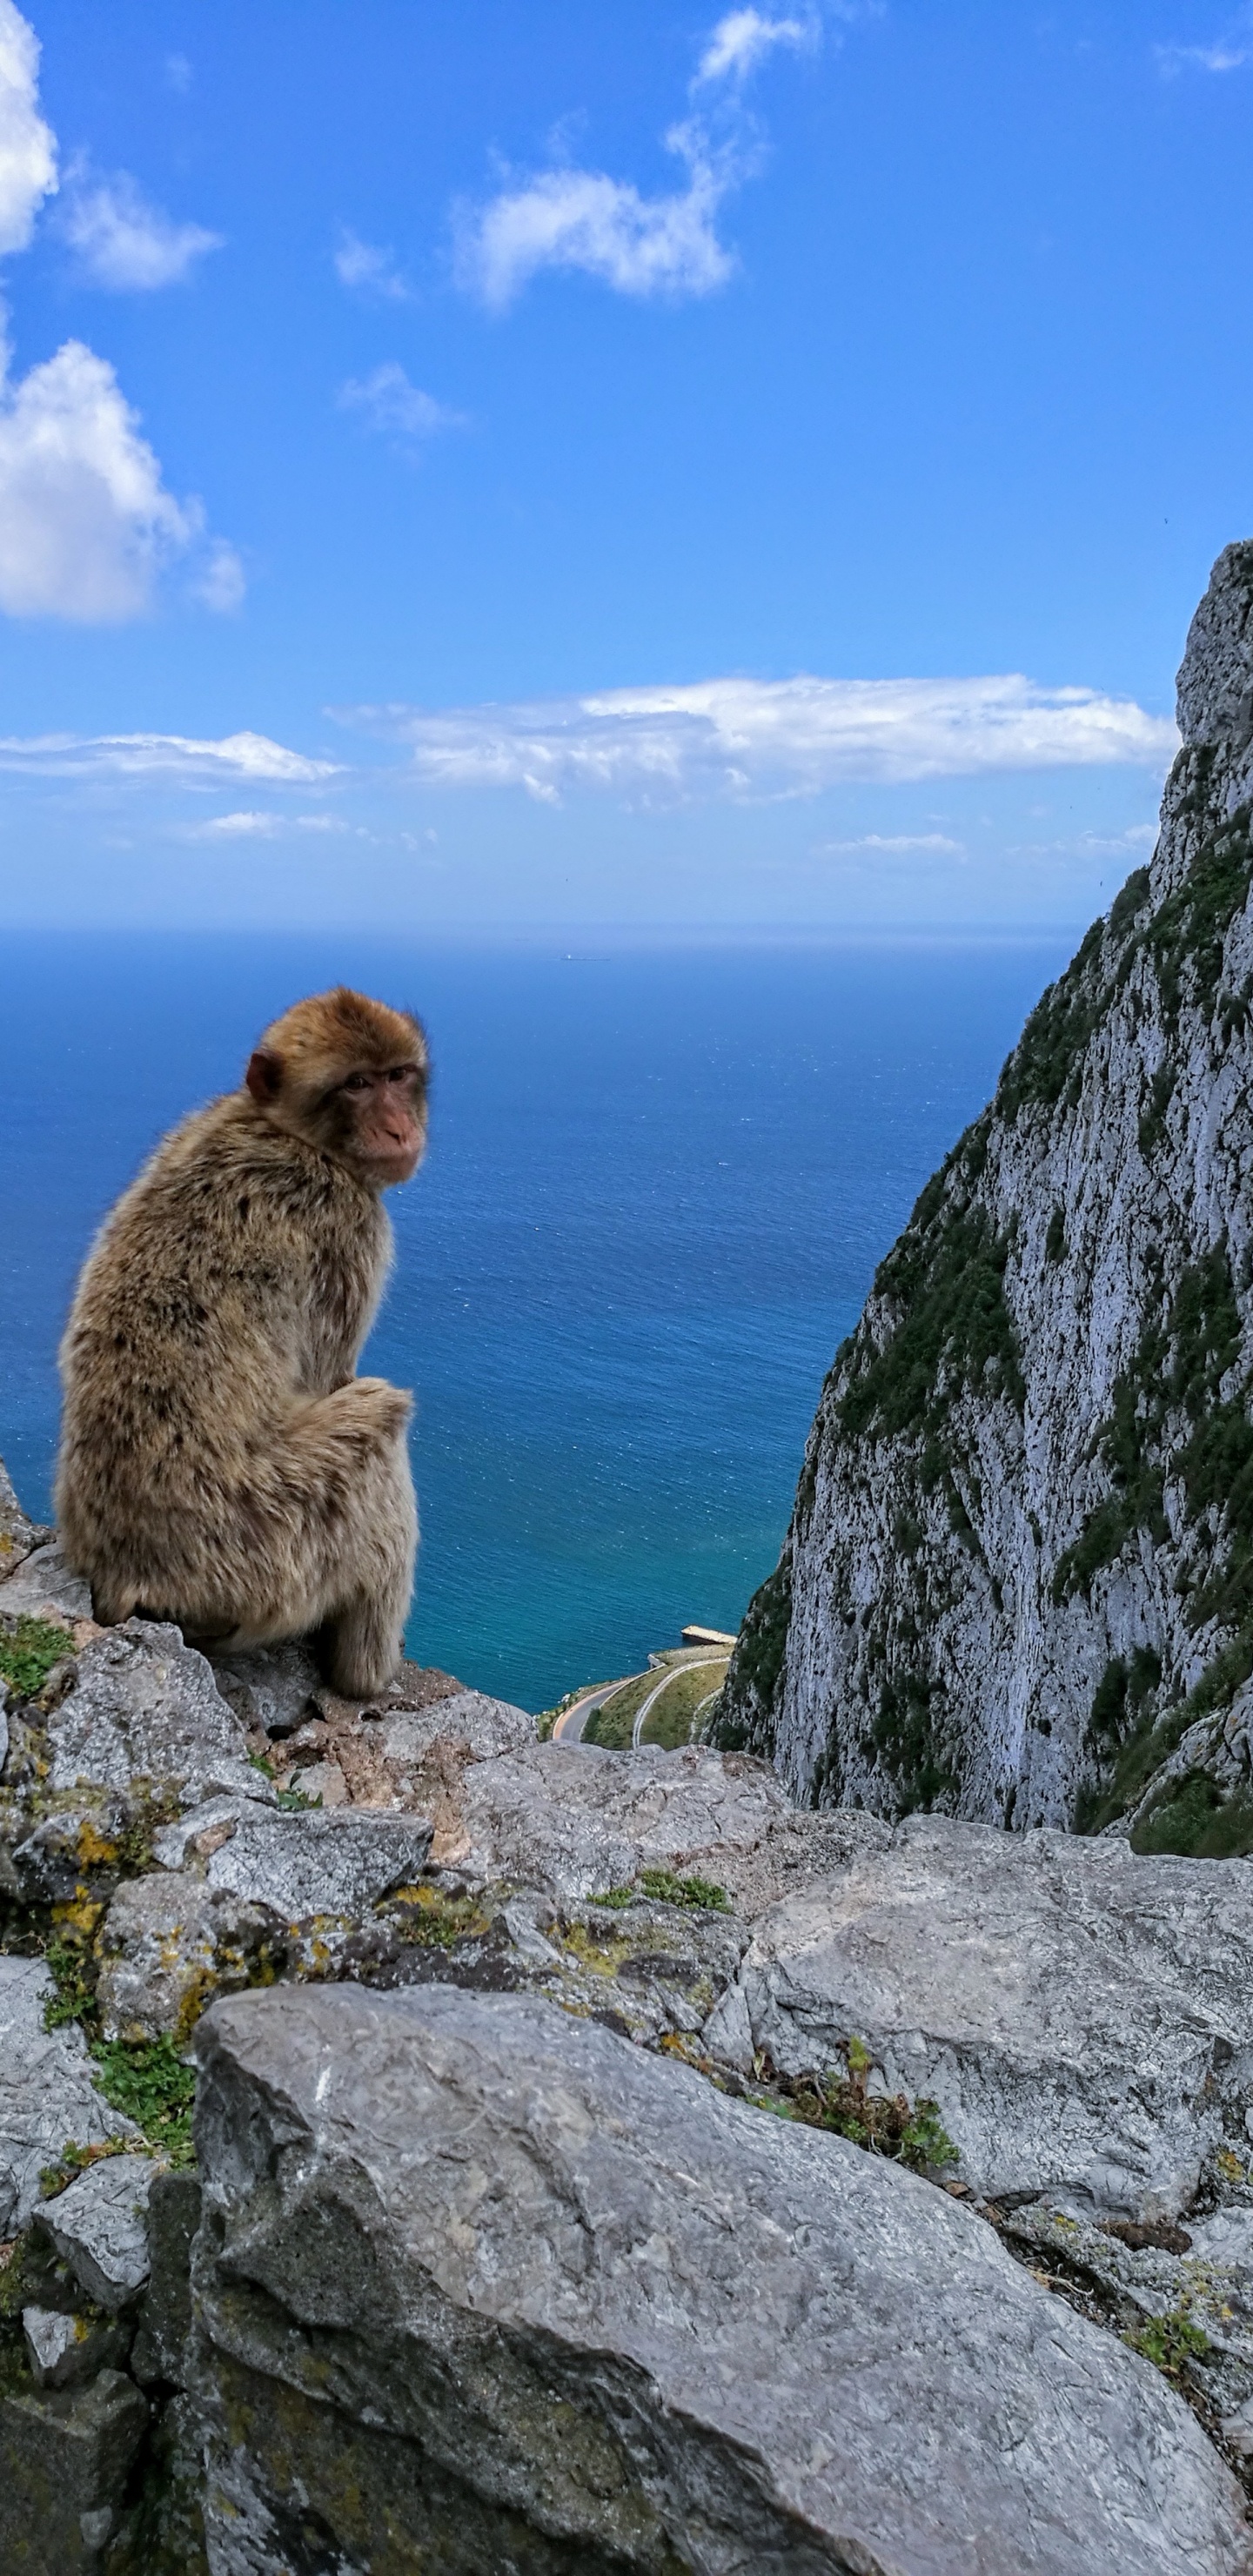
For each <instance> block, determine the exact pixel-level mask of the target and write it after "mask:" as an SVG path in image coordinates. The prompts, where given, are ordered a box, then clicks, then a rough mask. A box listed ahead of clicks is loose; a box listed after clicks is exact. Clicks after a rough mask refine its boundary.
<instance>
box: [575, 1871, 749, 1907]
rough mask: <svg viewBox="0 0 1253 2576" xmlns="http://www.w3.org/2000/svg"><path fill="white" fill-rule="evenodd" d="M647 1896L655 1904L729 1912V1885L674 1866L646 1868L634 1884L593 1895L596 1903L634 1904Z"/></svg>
mask: <svg viewBox="0 0 1253 2576" xmlns="http://www.w3.org/2000/svg"><path fill="white" fill-rule="evenodd" d="M640 1896H646V1897H647V1898H648V1899H649V1900H650V1902H651V1903H652V1904H653V1905H689V1906H699V1907H701V1908H703V1909H704V1911H705V1912H706V1913H709V1914H728V1913H729V1912H730V1910H731V1909H730V1901H729V1899H728V1896H727V1892H726V1889H725V1887H718V1886H716V1885H715V1883H714V1881H713V1879H711V1878H696V1877H694V1876H690V1875H689V1876H679V1875H677V1874H676V1872H675V1871H674V1870H672V1869H642V1870H641V1871H640V1874H639V1878H638V1879H637V1881H636V1883H635V1885H634V1886H633V1887H608V1888H606V1889H605V1892H604V1894H603V1896H593V1897H592V1898H591V1900H590V1902H591V1903H592V1904H593V1905H634V1904H635V1903H636V1902H637V1901H638V1899H639V1897H640Z"/></svg>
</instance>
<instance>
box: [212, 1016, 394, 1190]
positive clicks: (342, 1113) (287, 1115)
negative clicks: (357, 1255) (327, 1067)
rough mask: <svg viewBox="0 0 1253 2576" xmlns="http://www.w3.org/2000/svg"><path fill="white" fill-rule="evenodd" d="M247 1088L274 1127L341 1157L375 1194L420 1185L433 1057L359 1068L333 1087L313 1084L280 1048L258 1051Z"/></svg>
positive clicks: (338, 1079)
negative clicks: (296, 1073)
mask: <svg viewBox="0 0 1253 2576" xmlns="http://www.w3.org/2000/svg"><path fill="white" fill-rule="evenodd" d="M247 1083H248V1089H249V1091H250V1093H251V1095H252V1098H253V1099H254V1101H255V1102H256V1104H257V1107H258V1108H259V1109H261V1110H262V1111H263V1112H264V1115H265V1117H266V1120H267V1122H268V1123H269V1124H270V1125H271V1126H273V1127H279V1128H281V1129H282V1130H283V1131H284V1133H285V1134H287V1135H289V1136H299V1137H300V1138H301V1139H302V1140H303V1142H304V1143H305V1144H306V1145H312V1146H314V1147H315V1148H316V1150H317V1152H318V1153H320V1154H333V1155H334V1157H335V1160H336V1161H337V1162H339V1163H345V1164H346V1165H347V1167H348V1169H349V1171H350V1172H351V1173H352V1174H353V1175H354V1177H355V1178H356V1179H357V1180H359V1181H363V1182H364V1183H365V1186H366V1188H367V1189H371V1190H388V1189H391V1188H392V1187H393V1185H394V1183H395V1182H397V1181H410V1180H412V1178H413V1175H414V1173H415V1172H416V1170H417V1168H418V1165H419V1163H420V1162H421V1160H422V1156H423V1153H424V1151H425V1149H426V1088H427V1069H426V1059H425V1056H422V1057H419V1056H416V1055H411V1056H409V1057H407V1058H406V1059H405V1061H404V1062H403V1063H401V1064H385V1065H377V1064H374V1065H360V1064H358V1065H353V1066H351V1067H350V1069H349V1070H348V1071H347V1072H346V1073H338V1074H337V1075H336V1077H335V1079H334V1080H333V1081H331V1082H329V1083H328V1082H326V1081H322V1082H320V1083H307V1082H301V1081H300V1080H299V1079H298V1078H294V1077H293V1075H292V1073H291V1070H290V1069H289V1067H287V1066H286V1065H285V1064H284V1063H283V1061H282V1058H281V1057H280V1056H278V1055H277V1054H275V1053H274V1052H273V1050H272V1049H270V1048H268V1047H258V1048H257V1050H256V1052H255V1053H254V1055H253V1056H252V1058H251V1061H250V1063H249V1066H248V1075H247Z"/></svg>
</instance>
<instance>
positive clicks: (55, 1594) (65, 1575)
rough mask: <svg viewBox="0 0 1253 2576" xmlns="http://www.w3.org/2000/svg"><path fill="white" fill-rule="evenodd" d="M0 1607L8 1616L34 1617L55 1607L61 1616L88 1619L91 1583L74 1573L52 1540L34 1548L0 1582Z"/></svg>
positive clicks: (89, 1615)
mask: <svg viewBox="0 0 1253 2576" xmlns="http://www.w3.org/2000/svg"><path fill="white" fill-rule="evenodd" d="M0 1610H2V1611H3V1612H4V1613H5V1614H6V1616H7V1617H9V1618H37V1617H38V1615H39V1612H40V1611H41V1610H59V1611H60V1613H61V1616H62V1618H63V1619H90V1617H91V1585H90V1584H89V1583H88V1582H87V1581H86V1580H85V1578H84V1577H83V1576H82V1575H81V1574H75V1572H74V1570H73V1568H72V1566H71V1565H70V1564H69V1563H68V1561H67V1559H66V1557H65V1554H64V1552H63V1550H62V1549H61V1548H60V1547H59V1546H58V1545H57V1543H56V1541H55V1540H52V1541H50V1542H48V1543H47V1544H46V1545H44V1546H42V1547H37V1548H35V1549H34V1550H33V1551H32V1553H31V1554H30V1555H29V1556H27V1557H26V1558H25V1560H24V1562H23V1563H22V1564H21V1565H19V1566H18V1568H17V1570H16V1572H15V1573H13V1574H10V1575H7V1576H6V1577H5V1579H4V1581H3V1582H2V1583H0Z"/></svg>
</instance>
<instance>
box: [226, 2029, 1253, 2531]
mask: <svg viewBox="0 0 1253 2576" xmlns="http://www.w3.org/2000/svg"><path fill="white" fill-rule="evenodd" d="M200 2057H201V2063H202V2067H203V2069H204V2074H203V2078H202V2087H201V2098H200V2108H199V2114H198V2135H199V2145H200V2156H201V2163H202V2169H203V2172H204V2176H205V2190H206V2199H207V2206H208V2210H209V2220H208V2223H207V2225H206V2226H205V2227H204V2228H203V2229H202V2232H201V2236H200V2238H199V2240H198V2246H197V2254H196V2258H195V2274H196V2296H197V2307H198V2315H199V2350H198V2359H197V2365H196V2373H195V2386H196V2394H197V2401H198V2403H199V2405H200V2408H201V2410H202V2414H203V2420H204V2422H205V2425H206V2431H207V2438H208V2446H209V2450H208V2456H209V2484H208V2504H207V2512H206V2524H207V2538H208V2547H209V2560H210V2566H211V2568H212V2569H213V2571H214V2576H260V2571H263V2570H265V2571H271V2570H272V2571H274V2576H277V2572H278V2571H279V2570H280V2569H287V2568H290V2567H292V2566H293V2565H300V2564H303V2565H306V2566H312V2565H313V2564H315V2563H316V2564H319V2565H324V2566H327V2567H330V2566H335V2567H337V2568H339V2569H342V2570H345V2571H347V2570H349V2569H351V2570H353V2571H361V2576H368V2571H370V2570H372V2569H375V2568H378V2567H380V2566H382V2565H383V2564H385V2563H386V2564H392V2563H394V2564H395V2565H396V2566H397V2567H400V2566H401V2565H402V2564H403V2563H404V2560H403V2559H402V2558H401V2557H399V2556H396V2555H395V2554H394V2541H393V2538H392V2535H393V2534H397V2533H398V2532H400V2531H403V2533H404V2542H405V2554H406V2556H407V2558H408V2560H409V2563H410V2564H412V2565H414V2566H415V2567H416V2566H417V2565H418V2564H419V2563H425V2559H426V2556H427V2555H428V2553H429V2556H430V2559H431V2563H432V2564H433V2565H438V2566H440V2567H442V2568H445V2569H447V2570H449V2571H464V2576H471V2571H474V2570H483V2569H486V2568H488V2567H492V2568H496V2567H500V2568H504V2567H506V2566H512V2567H517V2568H523V2567H525V2568H526V2569H528V2570H534V2571H536V2576H540V2571H544V2576H548V2571H553V2576H556V2571H557V2570H562V2571H570V2576H572V2571H573V2570H574V2568H575V2567H577V2568H578V2569H580V2570H581V2571H584V2576H610V2571H611V2570H625V2569H639V2570H641V2571H643V2570H647V2571H649V2576H654V2571H655V2576H662V2571H664V2570H667V2569H674V2570H676V2571H677V2570H678V2569H679V2568H680V2567H686V2568H689V2569H691V2570H692V2571H693V2576H732V2571H737V2576H738V2571H744V2570H747V2569H748V2568H750V2567H751V2568H752V2570H753V2571H754V2576H770V2571H772V2570H777V2571H778V2576H783V2570H784V2569H785V2568H786V2569H787V2570H788V2571H789V2576H793V2571H794V2576H820V2571H822V2576H838V2571H840V2570H843V2571H845V2576H851V2571H854V2570H856V2571H860V2576H875V2571H878V2576H889V2571H891V2576H1026V2571H1028V2570H1030V2571H1031V2576H1046V2571H1047V2576H1078V2571H1080V2570H1081V2569H1082V2570H1087V2569H1089V2568H1098V2567H1099V2568H1102V2569H1108V2570H1110V2571H1111V2576H1113V2571H1115V2570H1116V2571H1118V2576H1139V2571H1141V2570H1142V2571H1143V2576H1150V2571H1151V2572H1152V2576H1174V2571H1178V2576H1184V2571H1185V2570H1187V2571H1188V2576H1202V2571H1206V2576H1208V2571H1213V2576H1218V2571H1220V2570H1224V2571H1235V2570H1237V2569H1247V2568H1248V2566H1249V2565H1250V2564H1251V2563H1253V2550H1251V2548H1250V2541H1249V2534H1248V2530H1247V2526H1246V2524H1245V2521H1244V2514H1243V2504H1242V2499H1241V2498H1240V2497H1239V2495H1238V2491H1237V2490H1236V2488H1235V2485H1234V2482H1233V2481H1232V2480H1231V2479H1230V2478H1229V2477H1228V2476H1227V2474H1226V2472H1225V2471H1223V2470H1222V2469H1221V2468H1220V2466H1219V2464H1218V2462H1217V2460H1216V2459H1215V2457H1214V2454H1213V2453H1212V2452H1211V2451H1210V2450H1209V2448H1208V2445H1207V2444H1206V2443H1205V2441H1204V2439H1203V2437H1202V2435H1201V2434H1200V2432H1199V2430H1198V2429H1197V2428H1196V2427H1195V2426H1194V2424H1193V2423H1192V2422H1191V2420H1190V2419H1189V2418H1188V2417H1187V2415H1186V2414H1185V2413H1184V2410H1183V2409H1182V2408H1181V2407H1180V2405H1179V2404H1178V2402H1177V2400H1175V2399H1174V2398H1173V2397H1172V2395H1171V2393H1170V2392H1169V2390H1168V2389H1167V2388H1166V2387H1165V2385H1164V2383H1163V2382H1162V2381H1161V2379H1160V2378H1157V2377H1156V2376H1155V2375H1154V2373H1153V2372H1152V2371H1151V2370H1150V2369H1149V2367H1148V2366H1147V2365H1146V2364H1145V2363H1143V2362H1140V2361H1138V2360H1136V2359H1135V2358H1134V2357H1133V2356H1132V2355H1130V2354H1129V2353H1127V2352H1126V2351H1125V2350H1123V2349H1122V2348H1121V2347H1119V2346H1118V2345H1117V2344H1116V2343H1114V2342H1112V2341H1111V2340H1110V2339H1108V2338H1106V2337H1103V2336H1102V2335H1101V2334H1100V2333H1099V2332H1098V2331H1097V2330H1096V2329H1095V2328H1093V2327H1091V2326H1089V2325H1088V2324H1087V2323H1086V2322H1085V2321H1084V2320H1083V2319H1081V2318H1079V2317H1076V2316H1074V2315H1073V2314H1071V2313H1070V2312H1069V2311H1067V2310H1064V2309H1059V2308H1058V2307H1057V2305H1056V2304H1055V2303H1054V2302H1052V2301H1051V2300H1050V2298H1049V2296H1048V2293H1047V2292H1046V2291H1043V2290H1041V2289H1040V2288H1039V2287H1038V2286H1037V2284H1036V2283H1035V2282H1034V2281H1033V2280H1032V2279H1031V2278H1030V2276H1029V2275H1028V2274H1027V2273H1026V2272H1024V2271H1023V2270H1022V2269H1021V2268H1019V2267H1018V2266H1017V2265H1015V2264H1014V2263H1013V2262H1012V2261H1011V2260H1010V2259H1009V2257H1007V2256H1006V2255H1005V2254H1004V2253H1003V2252H1002V2251H1001V2248H1000V2247H999V2246H998V2244H997V2243H996V2240H995V2238H994V2237H993V2236H992V2234H991V2233H990V2231H989V2230H988V2229H987V2228H986V2227H984V2226H983V2225H982V2224H981V2223H980V2222H979V2221H978V2220H977V2219H975V2218H972V2217H971V2216H970V2215H968V2213H966V2212H965V2211H964V2210H962V2209H961V2208H960V2207H958V2206H956V2205H955V2204H954V2203H953V2202H951V2201H948V2200H946V2199H945V2198H944V2196H943V2195H942V2194H939V2193H937V2192H934V2191H932V2190H931V2189H930V2188H929V2186H928V2185H927V2184H925V2183H922V2182H919V2181H917V2180H915V2179H914V2178H913V2177H911V2176H910V2175H907V2174H902V2173H897V2172H893V2171H889V2170H887V2169H886V2168H885V2167H884V2166H882V2165H880V2164H876V2163H875V2162H874V2161H873V2160H872V2159H871V2158H869V2157H866V2156H864V2155H862V2154H861V2153H860V2152H859V2151H858V2150H857V2149H856V2148H855V2147H852V2146H849V2145H848V2144H846V2143H845V2142H844V2141H842V2140H839V2139H835V2138H820V2137H816V2136H813V2135H810V2134H807V2133H804V2132H802V2131H799V2130H796V2129H794V2128H789V2127H787V2126H786V2125H785V2124H781V2123H778V2122H774V2121H769V2120H764V2119H763V2118H762V2116H761V2115H760V2114H759V2113H757V2112H755V2111H753V2110H750V2109H746V2108H744V2107H743V2106H741V2105H738V2104H736V2103H732V2102H726V2101H724V2100H721V2099H720V2098H719V2097H718V2096H717V2095H716V2094H715V2093H714V2092H713V2091H712V2090H711V2089H710V2087H709V2086H708V2085H706V2084H704V2083H703V2082H702V2081H701V2079H700V2077H699V2076H697V2075H695V2074H692V2073H690V2072H689V2071H687V2070H685V2069H682V2068H675V2067H665V2066H663V2065H661V2064H659V2063H658V2062H657V2061H656V2060H654V2059H650V2058H648V2057H647V2056H645V2055H643V2054H642V2053H641V2052H640V2051H638V2050H636V2049H633V2048H631V2047H630V2045H629V2044H628V2043H627V2042H625V2041H622V2040H619V2039H617V2038H615V2037H614V2036H613V2035H612V2034H610V2033H608V2032H604V2031H600V2030H597V2029H595V2028H593V2027H591V2026H589V2025H588V2024H586V2023H581V2022H578V2021H574V2020H571V2019H570V2017H569V2016H568V2015H564V2014H561V2013H559V2012H557V2011H555V2010H553V2008H552V2007H551V2006H547V2005H544V2004H539V2003H533V2002H530V2001H528V2000H527V1999H525V1998H520V1997H470V1996H465V1995H455V1994H450V1993H447V1992H439V1991H431V1992H428V1993H425V1994H422V1995H409V1996H405V1997H396V1998H383V1997H377V1996H365V1995H361V1994H352V1993H348V1992H344V1991H340V1992H337V1993H323V1994H320V1995H317V1996H313V1995H309V1994H298V1993H294V1992H291V1991H282V1990H279V1991H277V1992H275V1993H273V1994H271V1995H269V1996H266V1997H238V1998H236V1999H234V2000H233V2001H230V2002H226V2003H223V2004H220V2005H217V2006H215V2007H214V2008H213V2011H212V2012H211V2013H210V2015H209V2016H207V2018H206V2021H205V2022H204V2023H203V2024H202V2026H201V2039H200ZM1044 2349H1047V2355H1048V2360H1047V2367H1042V2366H1041V2358H1042V2351H1043V2350H1044ZM938 2352H942V2353H943V2356H944V2367H943V2370H942V2371H937V2368H936V2355H937V2353H938ZM328 2400H329V2403H328ZM298 2535H299V2537H300V2540H301V2542H302V2544H303V2550H304V2552H305V2555H304V2556H303V2557H301V2556H298V2555H297V2548H296V2543H297V2536H298ZM315 2550H316V2553H317V2555H316V2559H315V2556H314V2552H315Z"/></svg>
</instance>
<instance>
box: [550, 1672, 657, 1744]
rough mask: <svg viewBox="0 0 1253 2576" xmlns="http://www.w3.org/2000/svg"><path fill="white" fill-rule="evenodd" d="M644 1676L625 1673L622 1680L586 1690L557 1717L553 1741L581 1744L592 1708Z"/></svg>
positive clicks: (601, 1706) (601, 1705)
mask: <svg viewBox="0 0 1253 2576" xmlns="http://www.w3.org/2000/svg"><path fill="white" fill-rule="evenodd" d="M643 1678H644V1676H643V1674H642V1673H624V1674H623V1676H622V1680H621V1681H617V1682H602V1683H601V1684H600V1687H599V1689H598V1690H590V1691H584V1693H583V1697H582V1699H576V1700H575V1701H574V1702H573V1703H572V1705H571V1706H570V1707H569V1708H567V1709H563V1711H562V1713H561V1716H560V1717H559V1718H558V1719H557V1721H556V1723H555V1725H554V1727H553V1734H552V1740H553V1743H554V1744H581V1743H582V1741H583V1729H584V1727H585V1726H586V1724H587V1721H588V1719H589V1717H590V1716H591V1714H592V1710H593V1709H594V1708H603V1707H604V1704H605V1701H606V1700H607V1699H612V1698H613V1695H614V1692H615V1691H620V1690H623V1689H625V1687H626V1684H627V1683H628V1682H638V1681H642V1680H643Z"/></svg>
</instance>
